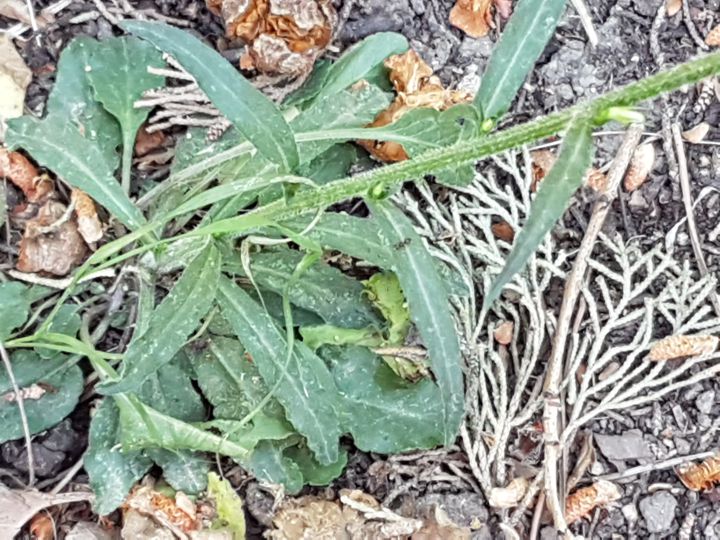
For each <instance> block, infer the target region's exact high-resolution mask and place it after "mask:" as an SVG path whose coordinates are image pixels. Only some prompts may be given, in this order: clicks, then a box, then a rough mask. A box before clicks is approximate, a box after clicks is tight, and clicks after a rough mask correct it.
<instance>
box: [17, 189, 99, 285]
mask: <svg viewBox="0 0 720 540" xmlns="http://www.w3.org/2000/svg"><path fill="white" fill-rule="evenodd" d="M69 214H70V213H69V212H68V208H67V207H66V206H65V205H64V204H62V203H60V202H57V201H52V200H51V201H48V202H46V203H45V204H44V205H43V206H42V207H41V208H40V210H39V211H38V214H37V216H36V217H35V218H33V219H31V220H29V221H28V222H27V224H26V226H25V233H24V235H23V237H22V240H21V241H20V255H19V257H18V262H17V270H19V271H20V272H30V273H37V272H44V273H48V274H52V275H55V276H64V275H66V274H68V273H69V272H70V271H71V270H72V269H73V268H75V267H76V266H77V265H79V264H80V263H81V262H82V260H83V258H84V257H85V255H86V254H87V245H86V244H85V241H84V240H83V237H82V235H81V234H80V232H79V231H78V225H77V223H76V222H75V221H73V220H71V219H70V215H69Z"/></svg>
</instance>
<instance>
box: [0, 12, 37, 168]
mask: <svg viewBox="0 0 720 540" xmlns="http://www.w3.org/2000/svg"><path fill="white" fill-rule="evenodd" d="M5 4H7V2H2V3H0V8H1V7H3V6H4V7H8V6H6V5H5ZM31 80H32V72H31V71H30V69H29V68H28V67H27V65H26V64H25V62H24V61H23V59H22V57H21V56H20V55H19V54H18V52H17V50H15V46H14V45H13V42H12V41H11V40H10V38H9V37H8V36H6V35H0V96H2V99H0V142H2V141H3V140H4V138H5V121H6V120H9V119H11V118H17V117H18V116H22V113H23V104H24V103H25V91H26V90H27V87H28V85H29V84H30V81H31ZM0 176H1V174H0Z"/></svg>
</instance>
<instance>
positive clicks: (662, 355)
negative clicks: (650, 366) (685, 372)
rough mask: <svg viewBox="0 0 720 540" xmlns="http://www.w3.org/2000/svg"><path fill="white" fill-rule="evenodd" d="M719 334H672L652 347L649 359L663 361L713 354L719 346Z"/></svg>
mask: <svg viewBox="0 0 720 540" xmlns="http://www.w3.org/2000/svg"><path fill="white" fill-rule="evenodd" d="M718 341H720V338H718V337H717V336H703V335H698V336H670V337H667V338H665V339H662V340H660V341H658V342H657V343H656V344H655V345H653V346H652V348H651V349H650V353H649V354H648V360H653V361H656V362H662V361H664V360H676V359H678V358H685V357H689V356H700V355H703V354H712V353H713V352H715V350H716V349H717V346H718Z"/></svg>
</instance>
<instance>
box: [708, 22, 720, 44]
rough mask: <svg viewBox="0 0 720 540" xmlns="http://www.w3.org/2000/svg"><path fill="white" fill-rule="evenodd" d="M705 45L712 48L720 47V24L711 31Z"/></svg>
mask: <svg viewBox="0 0 720 540" xmlns="http://www.w3.org/2000/svg"><path fill="white" fill-rule="evenodd" d="M705 43H707V44H708V45H710V46H711V47H717V46H719V45H720V24H718V25H717V26H716V27H715V28H713V29H712V30H710V32H709V33H708V35H707V37H705Z"/></svg>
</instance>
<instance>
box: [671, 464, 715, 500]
mask: <svg viewBox="0 0 720 540" xmlns="http://www.w3.org/2000/svg"><path fill="white" fill-rule="evenodd" d="M675 473H676V474H677V476H678V478H680V481H681V482H682V483H683V484H684V485H685V487H686V488H688V489H689V490H691V491H704V490H706V489H710V488H711V487H713V486H714V485H715V484H717V483H718V482H720V456H711V457H709V458H707V459H706V460H705V461H703V462H701V463H688V464H685V465H681V466H680V467H678V468H677V469H676V470H675Z"/></svg>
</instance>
